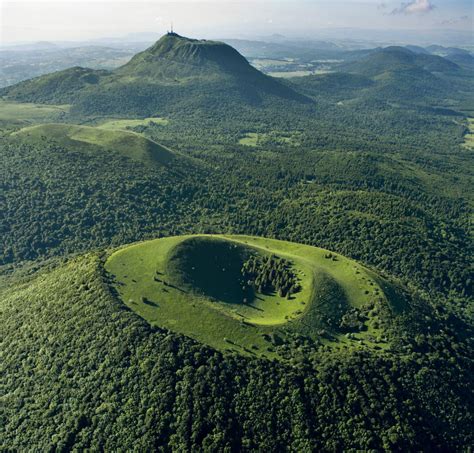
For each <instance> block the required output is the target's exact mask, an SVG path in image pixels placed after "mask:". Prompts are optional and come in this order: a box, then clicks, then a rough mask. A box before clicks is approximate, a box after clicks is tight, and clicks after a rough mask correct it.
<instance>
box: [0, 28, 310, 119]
mask: <svg viewBox="0 0 474 453" xmlns="http://www.w3.org/2000/svg"><path fill="white" fill-rule="evenodd" d="M0 95H1V96H5V97H6V98H7V99H9V100H14V101H21V102H29V101H31V102H43V103H53V104H54V103H56V104H57V103H71V104H72V108H71V112H72V113H75V114H76V115H91V114H94V115H121V116H133V115H141V116H160V115H163V114H169V113H172V112H178V111H179V112H180V113H181V114H183V113H185V112H187V113H188V114H190V113H191V111H193V113H194V114H196V113H197V112H198V111H203V112H207V113H208V114H209V113H212V114H215V113H216V112H223V113H224V112H227V111H229V109H231V110H234V111H235V110H236V109H237V110H242V109H243V108H245V107H249V106H252V107H254V108H255V107H259V106H260V107H265V106H269V105H274V104H275V103H283V104H285V103H290V104H291V103H296V104H298V103H305V102H308V99H306V98H305V97H304V96H302V95H300V94H298V93H296V92H295V91H293V90H292V89H291V88H290V87H288V86H286V85H283V84H282V83H280V82H279V81H277V80H276V79H273V78H271V77H269V76H266V75H264V74H262V73H261V72H259V71H258V70H256V69H255V68H253V67H252V66H250V64H249V63H248V62H247V60H246V59H245V58H244V57H243V56H242V55H240V54H239V53H238V52H237V51H236V50H235V49H233V48H232V47H230V46H228V45H227V44H224V43H220V42H213V41H198V40H194V39H189V38H184V37H182V36H179V35H177V34H175V33H172V34H171V33H170V34H167V35H165V36H163V37H162V38H161V39H160V40H159V41H158V42H157V43H155V44H154V45H153V46H151V47H150V48H148V49H147V50H145V51H143V52H141V53H139V54H137V55H135V56H134V57H133V58H132V59H131V61H130V62H128V63H127V64H125V65H124V66H122V67H120V68H118V69H116V70H114V71H112V72H105V71H93V70H88V69H83V68H72V69H69V70H65V71H60V72H58V73H54V74H52V75H46V76H42V77H38V78H36V79H32V80H30V81H26V82H21V83H20V84H17V85H14V86H12V87H7V88H4V89H2V90H0Z"/></svg>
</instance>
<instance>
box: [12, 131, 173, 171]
mask: <svg viewBox="0 0 474 453" xmlns="http://www.w3.org/2000/svg"><path fill="white" fill-rule="evenodd" d="M12 135H13V136H14V137H16V138H18V139H20V140H26V141H27V142H28V143H41V142H42V141H48V142H53V143H56V144H58V145H59V146H61V147H64V148H66V149H71V150H74V151H79V152H97V151H101V152H115V153H118V154H120V155H122V156H124V157H127V158H129V159H132V160H134V161H138V162H141V163H144V164H145V165H166V164H168V163H169V162H170V161H171V160H172V159H173V153H172V152H171V151H169V150H168V149H166V148H165V147H163V146H161V145H159V144H158V143H155V142H153V141H152V140H148V139H146V138H144V137H142V136H141V135H138V134H136V133H134V132H127V131H121V130H107V129H102V128H97V127H89V126H78V125H74V124H41V125H37V126H31V127H25V128H22V129H20V130H19V131H18V132H15V133H14V134H12Z"/></svg>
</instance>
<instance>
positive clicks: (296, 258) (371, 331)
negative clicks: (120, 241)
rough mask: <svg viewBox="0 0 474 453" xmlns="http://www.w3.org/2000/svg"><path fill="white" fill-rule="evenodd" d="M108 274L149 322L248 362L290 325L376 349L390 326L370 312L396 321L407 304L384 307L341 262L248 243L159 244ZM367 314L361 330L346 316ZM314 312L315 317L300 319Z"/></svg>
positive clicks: (364, 279) (259, 241)
mask: <svg viewBox="0 0 474 453" xmlns="http://www.w3.org/2000/svg"><path fill="white" fill-rule="evenodd" d="M260 260H261V261H260ZM276 260H280V261H279V265H278V264H277V261H276ZM281 260H285V261H281ZM290 261H291V273H290V268H289V267H288V266H289V264H288V263H290ZM270 263H272V265H273V267H272V265H270ZM282 263H283V265H286V266H287V267H284V266H282ZM285 263H286V264H285ZM259 266H260V267H259ZM106 269H107V271H108V272H109V274H110V277H111V278H112V281H113V286H114V288H115V290H116V291H117V294H119V296H120V298H121V299H122V300H123V302H124V303H125V304H126V305H127V306H128V307H129V308H131V309H132V310H133V311H136V312H137V313H138V314H139V315H140V316H142V317H143V318H145V319H146V320H147V321H148V322H150V323H151V324H152V325H159V326H161V327H166V328H168V329H171V330H174V331H176V332H180V333H183V334H185V335H187V336H190V337H192V338H195V339H197V340H199V341H201V342H203V343H206V344H209V345H211V346H213V347H217V348H219V349H223V350H231V351H236V352H240V353H245V352H246V351H249V352H251V353H252V354H254V355H263V356H266V355H267V354H268V348H269V346H270V345H269V344H268V341H269V338H270V334H272V335H279V336H281V337H282V338H285V337H286V336H287V334H288V333H287V332H288V331H287V327H286V326H287V325H289V324H292V327H291V329H290V330H291V332H292V333H295V332H300V329H299V327H301V326H304V331H305V334H306V335H308V336H309V337H310V338H312V341H318V340H321V341H323V340H324V338H325V337H326V338H327V336H328V335H330V336H334V338H339V339H340V340H341V341H343V340H345V338H343V337H342V334H343V333H345V332H348V331H350V332H357V333H358V335H357V337H354V336H351V337H350V338H351V339H352V340H355V339H356V338H357V340H358V341H359V342H362V343H361V344H365V343H367V344H368V345H372V344H373V343H374V342H378V343H383V341H382V340H381V338H382V337H384V336H385V334H384V332H383V331H382V330H381V329H380V327H381V325H383V324H384V322H385V323H386V322H388V320H387V319H385V320H381V319H379V316H377V315H375V314H374V313H375V312H377V311H378V314H380V315H383V313H389V312H391V311H393V312H394V313H399V314H400V313H402V312H403V310H404V307H405V306H406V302H401V301H399V300H398V299H394V300H392V301H390V300H387V298H386V296H385V294H384V290H383V289H382V286H381V285H380V284H379V283H378V280H380V278H379V277H374V276H373V274H372V273H371V272H369V271H368V270H366V269H365V268H364V267H363V266H360V265H357V264H356V263H355V262H352V261H351V260H348V259H347V258H344V257H342V256H340V255H337V254H333V253H331V252H327V251H325V250H322V249H318V248H315V247H308V246H304V245H301V244H294V243H289V242H282V241H275V240H271V239H263V238H254V237H250V236H183V237H173V238H163V239H157V240H155V241H150V242H144V243H140V244H137V245H132V246H129V247H126V248H122V249H120V250H119V251H117V252H115V253H113V254H112V256H111V257H110V258H109V259H108V260H107V263H106ZM264 269H266V270H268V280H265V279H264V275H265V274H264V272H263V270H264ZM276 269H279V270H280V273H279V274H278V273H277V272H276ZM272 271H273V277H272V278H274V279H275V281H276V280H277V279H280V282H281V281H282V279H283V277H286V281H285V283H284V284H283V285H281V286H280V287H277V284H276V283H275V286H273V285H272V284H271V283H270V279H269V277H270V274H272ZM322 282H330V283H329V284H324V283H322ZM280 284H281V283H280ZM385 285H388V283H385ZM388 287H389V286H387V288H388ZM290 288H291V289H292V291H290ZM390 291H391V294H395V292H394V290H393V289H392V290H390ZM335 300H337V302H335ZM334 303H336V307H334V306H332V304H334ZM313 305H315V306H317V308H316V307H313ZM376 306H377V307H378V309H377V310H375V307H376ZM367 307H370V309H368V310H366V313H365V315H366V316H365V319H364V320H363V321H362V315H361V314H359V318H358V320H359V321H360V323H359V322H358V324H357V326H349V323H348V322H347V319H346V318H348V317H350V316H352V317H354V316H355V317H357V314H358V313H360V310H361V309H362V310H364V309H365V308H367ZM390 307H392V308H390ZM351 310H355V311H351ZM314 311H318V313H317V314H315V315H312V316H310V317H309V318H306V317H305V313H307V312H314ZM385 316H387V314H385ZM300 318H301V319H300ZM328 320H330V321H329V322H328ZM366 321H367V322H366ZM293 324H294V326H293ZM359 324H360V325H359ZM377 325H378V326H379V328H375V327H374V326H377ZM321 332H323V333H321ZM364 342H365V343H364ZM357 344H359V343H357ZM273 355H274V354H270V356H273Z"/></svg>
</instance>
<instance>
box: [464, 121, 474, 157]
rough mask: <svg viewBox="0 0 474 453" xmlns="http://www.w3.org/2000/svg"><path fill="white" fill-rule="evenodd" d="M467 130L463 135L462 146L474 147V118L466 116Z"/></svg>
mask: <svg viewBox="0 0 474 453" xmlns="http://www.w3.org/2000/svg"><path fill="white" fill-rule="evenodd" d="M467 121H468V126H469V132H468V133H467V134H466V135H465V136H464V146H465V147H466V148H469V149H474V118H468V119H467Z"/></svg>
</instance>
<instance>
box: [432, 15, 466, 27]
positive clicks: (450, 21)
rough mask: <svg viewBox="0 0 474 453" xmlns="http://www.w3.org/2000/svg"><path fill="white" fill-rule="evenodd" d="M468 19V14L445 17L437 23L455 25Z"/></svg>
mask: <svg viewBox="0 0 474 453" xmlns="http://www.w3.org/2000/svg"><path fill="white" fill-rule="evenodd" d="M468 20H469V16H461V17H454V18H452V19H446V20H443V21H441V22H439V24H438V25H456V24H459V23H461V22H466V21H468Z"/></svg>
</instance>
